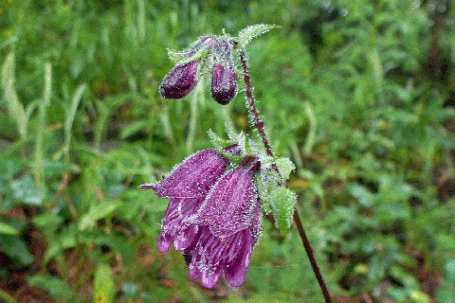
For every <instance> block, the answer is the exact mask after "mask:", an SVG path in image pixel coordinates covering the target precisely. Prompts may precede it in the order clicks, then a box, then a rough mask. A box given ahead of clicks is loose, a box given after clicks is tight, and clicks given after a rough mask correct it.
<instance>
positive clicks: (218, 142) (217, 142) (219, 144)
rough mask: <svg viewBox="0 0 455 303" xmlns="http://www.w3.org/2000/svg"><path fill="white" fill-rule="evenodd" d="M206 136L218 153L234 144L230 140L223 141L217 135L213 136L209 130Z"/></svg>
mask: <svg viewBox="0 0 455 303" xmlns="http://www.w3.org/2000/svg"><path fill="white" fill-rule="evenodd" d="M208 135H209V137H210V139H211V140H212V144H213V146H214V147H215V149H216V150H217V151H220V150H222V149H223V148H226V147H228V146H231V145H232V144H234V142H232V141H231V140H224V139H222V138H220V137H218V135H217V134H215V133H214V132H213V131H212V130H211V129H209V131H208Z"/></svg>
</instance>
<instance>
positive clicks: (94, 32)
mask: <svg viewBox="0 0 455 303" xmlns="http://www.w3.org/2000/svg"><path fill="white" fill-rule="evenodd" d="M433 4H434V5H436V8H437V9H436V8H432V5H433ZM454 13H455V11H454V8H453V5H451V3H449V2H448V1H444V0H439V1H420V2H419V1H413V0H405V1H402V0H387V1H370V0H362V1H346V0H339V1H331V2H329V1H322V2H321V1H319V0H310V1H296V0H293V1H275V2H267V3H262V2H260V1H208V0H199V1H183V0H182V1H164V0H158V1H146V0H135V1H98V0H82V1H42V2H38V1H14V0H9V1H3V2H2V3H0V64H2V70H1V101H0V153H1V160H0V206H1V207H0V254H1V257H2V262H3V260H5V261H4V263H2V268H1V269H0V281H5V282H0V288H2V289H3V290H4V291H0V298H1V299H2V300H4V301H7V302H15V301H17V302H20V301H21V300H22V299H23V298H24V297H23V296H24V295H23V294H24V293H27V292H30V293H31V294H35V297H36V298H40V299H42V296H43V294H47V296H48V298H47V299H49V300H54V301H56V302H93V301H94V300H96V299H97V298H100V297H99V296H98V297H97V295H99V294H100V293H104V294H106V298H109V299H110V300H111V301H115V302H117V301H118V302H124V301H128V300H130V299H134V300H143V301H144V302H162V301H182V302H194V301H209V300H210V297H209V296H210V295H211V294H213V293H216V294H222V293H226V296H227V299H226V301H246V302H261V301H262V302H270V301H275V302H283V301H287V302H289V301H304V302H321V294H320V291H319V289H318V286H317V284H316V281H315V279H314V276H313V274H312V273H311V269H310V265H309V264H308V261H307V260H306V258H305V253H304V250H303V248H302V246H301V241H300V239H299V238H298V235H297V232H296V231H295V230H294V229H293V228H292V226H291V230H290V233H288V234H287V235H286V236H283V235H282V234H281V233H280V232H283V231H285V230H287V229H288V228H289V223H290V222H289V220H288V218H289V217H290V216H291V214H292V205H293V204H294V199H295V197H294V196H293V195H291V194H290V192H289V191H288V190H287V189H285V188H284V187H277V188H275V189H273V188H270V189H263V190H265V191H268V192H269V193H270V192H273V198H272V200H273V202H274V203H271V204H270V205H269V206H268V207H269V210H271V208H272V207H279V211H278V212H279V213H280V214H283V215H279V216H278V217H276V218H275V221H276V224H277V226H278V228H276V227H275V226H274V225H273V224H271V223H270V222H269V221H268V219H267V218H265V219H264V230H263V235H262V237H261V238H260V240H259V243H258V245H257V246H256V247H255V249H254V252H253V257H252V261H251V267H250V269H249V272H248V274H247V282H246V284H245V286H244V287H242V288H240V289H239V290H236V291H235V292H234V291H231V290H230V289H227V288H223V286H221V288H222V289H221V290H220V291H214V292H213V293H208V292H205V290H202V289H200V288H199V287H198V286H196V285H197V284H193V283H192V282H191V281H190V279H189V278H188V275H187V266H186V265H185V262H184V260H183V258H182V257H181V255H180V253H178V252H175V251H174V252H173V253H170V254H165V255H162V254H159V253H157V249H156V239H157V237H158V235H159V232H160V222H161V221H160V220H161V219H162V217H163V214H164V212H165V210H166V207H167V205H166V203H164V202H163V200H162V199H159V198H156V197H155V196H154V195H153V194H152V193H151V192H150V191H145V190H139V189H138V188H139V185H140V184H143V183H150V182H155V181H156V180H159V179H160V178H161V176H162V175H164V174H166V172H168V171H169V170H170V169H171V168H172V167H173V165H175V163H178V162H179V161H181V160H182V159H184V158H185V157H186V156H188V154H190V153H193V152H195V151H197V150H201V149H206V148H210V147H211V142H210V138H209V137H208V136H207V135H206V134H207V132H208V130H209V129H211V130H212V131H213V134H214V135H213V136H211V137H212V139H213V141H216V143H217V144H218V145H219V146H221V147H224V146H225V144H231V143H230V142H231V141H232V139H233V137H235V136H237V135H235V136H234V135H233V134H234V133H235V134H238V133H240V132H243V135H244V137H243V142H244V144H243V145H242V147H243V148H244V149H245V150H247V149H249V148H250V146H249V142H248V141H247V138H250V139H253V140H256V135H257V134H256V133H255V132H254V131H253V130H252V127H251V126H250V125H249V124H248V120H247V115H248V113H247V111H246V110H245V107H244V101H243V100H242V97H243V96H241V95H242V94H243V93H242V92H241V93H240V94H239V96H238V97H237V98H236V99H234V100H233V102H231V103H230V104H229V105H227V106H223V107H220V106H219V105H218V104H217V103H216V102H213V100H211V97H210V94H209V92H208V91H207V90H206V89H205V87H206V86H204V83H202V82H203V81H206V80H210V79H204V78H202V79H201V83H199V85H198V87H197V88H196V90H195V92H193V93H192V94H191V95H190V96H188V97H187V98H184V99H183V100H163V99H161V97H160V96H159V93H158V90H157V87H158V85H159V83H160V81H161V80H162V78H163V77H164V76H165V74H166V73H167V72H168V71H169V70H170V69H171V68H172V62H171V61H170V60H168V58H167V54H166V49H168V48H169V49H184V48H186V47H188V46H189V45H191V43H192V42H193V41H195V40H196V39H197V37H200V36H204V35H207V34H210V33H213V34H216V35H221V34H222V33H223V29H225V31H226V33H228V34H231V35H235V34H236V33H238V32H239V31H241V30H242V29H244V28H247V26H249V25H251V24H265V23H268V24H277V25H280V26H281V28H280V29H277V30H274V31H271V32H270V33H269V34H267V35H264V36H261V37H260V38H257V39H254V40H253V41H252V43H249V44H247V45H246V52H247V53H248V57H249V67H250V75H251V78H252V81H253V84H254V86H255V90H254V94H255V97H256V98H257V100H258V107H259V110H260V113H261V114H262V119H263V120H264V123H265V128H266V130H267V133H268V135H269V136H270V137H271V142H272V144H273V149H274V152H275V154H276V155H277V158H276V159H267V161H269V160H270V161H271V162H275V163H276V164H277V166H278V168H279V169H280V173H281V174H282V176H283V177H285V178H286V177H288V176H289V180H288V182H287V185H288V186H289V188H290V189H292V190H293V191H295V192H297V193H298V194H299V196H298V197H297V202H296V205H297V208H298V210H299V212H300V213H301V217H302V218H303V223H304V227H305V228H306V231H307V233H308V235H309V237H310V242H311V243H312V245H313V249H314V251H315V254H316V258H317V259H318V261H319V264H320V267H321V270H322V271H323V274H324V276H325V278H326V280H327V282H328V286H329V289H330V291H331V294H332V295H333V296H336V297H339V296H344V297H348V298H347V299H346V300H348V301H349V300H352V301H355V299H356V297H360V296H362V297H363V298H366V296H367V295H368V296H370V297H372V300H374V301H375V302H385V301H386V300H393V301H395V302H416V303H417V302H429V300H430V299H432V300H435V299H436V300H438V301H439V302H444V303H445V302H453V301H454V300H455V299H454V289H453V285H454V281H453V272H454V270H453V252H454V250H455V239H454V237H453V235H454V233H455V223H454V220H453V218H455V207H454V204H455V203H454V198H453V185H452V184H453V183H452V182H453V180H454V179H455V175H454V174H455V170H454V167H453V149H454V147H455V141H454V138H453V134H454V130H453V121H454V118H455V111H454V110H453V106H452V105H453V96H454V90H455V87H454V85H455V82H454V80H453V79H455V77H454V69H453V66H454V65H455V58H454V56H453V54H454V53H455V51H454V43H453V42H454V41H455V28H454V24H453V22H451V21H450V20H453V19H454V18H455V16H454ZM267 29H269V28H266V27H260V28H249V30H245V31H244V33H245V35H244V36H243V37H244V38H242V39H243V40H244V42H247V41H248V40H249V39H250V38H251V36H252V35H255V34H258V33H261V32H263V31H264V30H267ZM256 30H258V31H256ZM247 33H249V34H248V35H246V34H247ZM241 43H242V44H243V42H241ZM237 63H238V62H237ZM206 84H207V83H206ZM239 85H240V86H239V87H242V84H241V82H240V79H239ZM226 124H228V125H231V126H230V127H231V128H232V131H230V134H231V136H230V137H229V136H228V138H229V139H230V140H231V141H229V142H227V141H224V140H221V139H219V138H225V137H226V135H225V125H226ZM236 140H237V141H238V139H236ZM278 157H281V158H278ZM287 158H289V159H291V161H292V162H293V163H295V165H296V170H295V171H294V170H293V168H292V167H291V166H292V165H290V164H289V163H290V162H289V161H288V160H286V159H287ZM269 164H270V163H269ZM269 164H268V165H269ZM286 196H287V198H286ZM279 201H283V203H282V204H281V203H278V202H279ZM264 206H265V207H267V205H264ZM282 206H283V207H282ZM281 207H282V208H281ZM100 264H101V265H100ZM424 269H428V270H429V271H430V273H431V274H426V275H423V274H422V271H423V270H424ZM18 276H19V277H23V278H22V280H21V281H19V282H20V283H23V284H21V285H25V287H26V289H25V290H26V291H22V292H16V290H15V289H13V287H11V285H17V284H14V283H10V284H7V283H6V281H16V280H14V279H16V278H17V277H18ZM425 276H436V277H437V276H441V277H442V278H441V279H440V280H441V281H440V282H437V283H436V284H431V283H433V282H434V281H430V280H427V281H421V277H425ZM114 281H115V282H114ZM438 281H439V280H438ZM16 282H17V281H16ZM104 284H106V285H104ZM428 284H430V285H436V286H435V289H433V290H429V289H427V288H426V287H425V285H428ZM87 285H91V286H92V287H87ZM32 286H33V288H32ZM103 287H106V289H104V290H100V289H102V288H103ZM97 290H98V292H97ZM39 291H40V292H39ZM25 300H27V298H26V299H25Z"/></svg>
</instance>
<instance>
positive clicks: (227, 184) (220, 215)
mask: <svg viewBox="0 0 455 303" xmlns="http://www.w3.org/2000/svg"><path fill="white" fill-rule="evenodd" d="M258 169H259V162H258V160H257V159H255V158H246V160H245V161H244V163H243V164H242V165H241V166H240V167H238V168H236V169H234V170H233V171H231V172H229V173H227V174H226V175H224V176H223V177H221V178H220V179H219V181H218V182H217V183H216V185H215V186H214V187H213V188H212V190H211V191H210V193H209V195H208V196H207V198H206V199H205V201H204V203H203V204H202V206H201V207H200V210H199V211H198V213H197V214H196V215H195V216H193V217H188V220H187V222H193V223H195V225H196V226H199V231H198V235H197V236H195V237H193V239H194V241H193V243H192V244H191V245H190V246H188V247H187V248H186V249H185V256H186V260H187V261H188V263H189V275H190V278H192V279H198V278H201V283H202V285H203V286H204V287H207V288H213V287H214V286H215V284H216V283H217V282H218V280H219V279H220V277H221V274H222V273H223V271H224V275H225V277H226V280H227V281H228V283H229V284H231V285H232V286H234V287H240V286H242V285H243V284H244V283H245V276H246V273H247V271H248V266H249V263H250V259H251V253H252V251H253V245H254V244H255V243H256V241H257V238H258V237H259V234H260V231H261V222H262V217H261V212H260V208H261V204H260V201H259V198H258V196H257V194H256V188H255V185H254V175H255V174H256V172H257V171H258ZM196 222H197V223H196Z"/></svg>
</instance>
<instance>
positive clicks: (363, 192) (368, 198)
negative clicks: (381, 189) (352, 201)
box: [349, 184, 375, 208]
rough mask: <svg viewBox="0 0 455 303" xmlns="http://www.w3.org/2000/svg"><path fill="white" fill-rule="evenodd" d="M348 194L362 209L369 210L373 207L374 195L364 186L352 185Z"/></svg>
mask: <svg viewBox="0 0 455 303" xmlns="http://www.w3.org/2000/svg"><path fill="white" fill-rule="evenodd" d="M349 192H350V193H351V195H352V196H353V197H354V198H356V199H357V201H358V202H359V204H360V205H362V206H363V207H367V208H369V207H371V206H373V202H374V199H375V197H374V194H372V193H371V192H369V191H368V190H367V189H366V188H365V187H364V186H362V185H360V184H352V185H351V186H349Z"/></svg>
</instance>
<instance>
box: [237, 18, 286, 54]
mask: <svg viewBox="0 0 455 303" xmlns="http://www.w3.org/2000/svg"><path fill="white" fill-rule="evenodd" d="M279 27H281V26H277V25H270V24H256V25H251V26H248V27H246V28H244V29H242V30H241V31H240V32H239V37H238V43H239V44H238V48H239V49H241V48H242V47H244V46H245V45H246V44H248V43H249V42H250V41H251V40H252V39H253V38H255V37H257V36H260V35H262V34H265V33H266V32H268V31H269V30H271V29H274V28H279Z"/></svg>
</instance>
